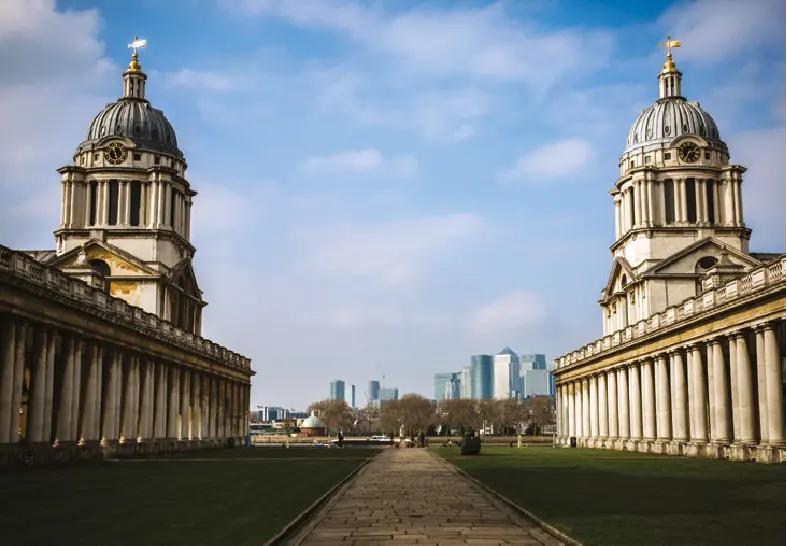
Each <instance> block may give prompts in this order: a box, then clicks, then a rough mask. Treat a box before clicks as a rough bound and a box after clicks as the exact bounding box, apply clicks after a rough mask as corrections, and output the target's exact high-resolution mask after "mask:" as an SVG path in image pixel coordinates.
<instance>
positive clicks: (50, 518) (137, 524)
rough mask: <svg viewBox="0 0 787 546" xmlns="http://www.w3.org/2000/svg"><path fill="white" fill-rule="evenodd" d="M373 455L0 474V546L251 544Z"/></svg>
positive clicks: (178, 460)
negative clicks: (2, 545)
mask: <svg viewBox="0 0 787 546" xmlns="http://www.w3.org/2000/svg"><path fill="white" fill-rule="evenodd" d="M375 453H377V451H376V450H373V449H357V448H356V449H342V450H340V449H330V450H329V449H309V448H298V449H272V448H271V449H269V448H258V449H254V450H245V449H243V450H220V451H202V452H198V453H189V454H183V455H179V456H171V457H168V458H167V459H164V460H145V459H134V460H126V461H119V462H110V461H107V462H101V463H96V464H84V465H79V466H74V467H69V468H59V469H46V468H40V469H35V470H32V471H27V472H17V473H13V474H12V473H4V474H0V529H2V533H1V534H0V536H1V537H2V538H0V543H2V544H8V545H9V546H10V545H14V546H22V545H31V546H32V545H36V546H38V545H42V544H58V545H62V546H70V545H74V546H76V545H80V546H84V545H92V544H108V545H109V544H111V545H113V546H115V545H117V546H122V545H135V546H136V545H140V544H144V545H146V546H152V545H159V544H160V545H173V546H177V545H181V544H182V545H189V546H196V545H203V544H204V545H214V544H215V545H224V544H232V545H233V546H241V545H247V544H248V545H252V544H253V545H255V546H259V545H260V544H264V543H265V542H266V541H267V540H268V539H270V538H271V537H272V536H273V535H275V534H276V533H278V532H279V531H280V530H281V529H282V528H284V526H285V525H286V524H287V523H289V522H290V521H291V520H292V519H293V518H295V517H296V516H297V515H298V514H300V513H301V512H302V511H303V510H304V509H306V508H307V507H308V506H309V505H311V504H312V503H313V502H314V501H315V500H317V499H318V498H319V497H320V496H321V495H323V494H324V493H325V492H327V491H328V490H329V489H330V488H331V487H332V486H334V485H335V484H336V483H338V482H339V481H341V480H342V479H343V478H344V477H346V476H347V475H348V474H349V473H350V472H352V470H353V469H354V468H356V467H357V466H358V465H359V464H361V463H362V462H363V460H364V459H365V458H368V457H370V456H373V455H374V454H375ZM200 459H214V460H205V461H203V460H200Z"/></svg>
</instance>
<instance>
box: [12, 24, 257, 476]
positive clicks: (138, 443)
mask: <svg viewBox="0 0 787 546" xmlns="http://www.w3.org/2000/svg"><path fill="white" fill-rule="evenodd" d="M144 45H146V42H145V41H144V40H142V41H135V42H134V43H133V44H131V46H130V47H134V53H133V54H132V59H131V63H130V64H129V67H128V70H126V71H125V72H124V73H123V96H122V97H120V98H119V99H118V100H117V101H115V102H113V103H110V104H108V105H106V106H105V107H104V109H103V110H102V111H101V112H99V113H98V115H96V116H95V118H94V119H93V121H92V123H91V124H90V126H89V128H88V131H87V135H86V138H85V140H84V141H83V142H82V143H81V144H80V145H79V146H78V147H77V149H76V152H75V154H74V163H73V165H69V166H66V167H63V168H61V169H59V171H58V172H59V173H60V174H61V177H62V188H63V197H62V207H61V221H60V226H59V228H58V229H57V230H56V231H55V233H54V234H55V240H56V249H55V250H51V251H50V250H44V251H12V250H11V249H9V248H7V247H4V246H0V464H2V463H9V464H10V463H13V462H14V461H16V460H18V459H24V460H26V461H28V462H29V461H34V460H49V459H52V458H57V459H70V458H74V457H91V456H100V455H102V454H103V455H115V454H131V453H145V452H161V451H171V450H183V449H198V448H203V447H218V446H222V445H239V444H240V443H241V441H242V437H243V436H245V434H246V430H247V422H248V419H247V413H248V407H249V394H250V385H251V377H252V376H253V375H254V372H253V371H252V369H251V360H250V359H248V358H246V357H243V356H241V355H239V354H237V353H234V352H232V351H229V350H228V349H226V348H224V347H222V346H220V345H217V344H215V343H213V342H211V341H209V340H207V339H204V338H202V337H201V323H202V309H203V308H204V307H205V305H206V302H205V301H204V300H203V298H202V291H201V290H200V289H199V285H198V284H197V279H196V275H195V272H194V267H193V262H192V259H193V257H194V253H195V250H196V249H195V248H194V246H193V245H192V244H191V242H190V225H191V205H192V203H193V199H194V197H195V196H196V195H197V192H196V191H194V190H193V189H192V188H191V186H190V184H189V182H188V180H187V179H186V178H185V173H186V159H185V157H184V155H183V152H182V151H181V150H180V149H179V148H178V144H177V139H176V136H175V131H174V130H173V128H172V125H171V124H170V123H169V121H168V120H167V118H166V117H165V116H164V114H163V112H162V111H161V110H157V109H155V108H153V107H152V106H151V104H150V102H149V101H148V100H147V99H146V98H145V97H146V83H147V76H146V74H145V73H144V72H143V71H142V67H141V66H140V63H139V56H138V53H137V47H142V46H144Z"/></svg>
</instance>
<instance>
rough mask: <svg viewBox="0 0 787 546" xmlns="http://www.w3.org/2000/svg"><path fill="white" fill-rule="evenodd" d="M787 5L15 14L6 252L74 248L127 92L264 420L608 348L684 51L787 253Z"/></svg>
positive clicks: (5, 56) (70, 8) (690, 93)
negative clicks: (88, 149) (624, 215)
mask: <svg viewBox="0 0 787 546" xmlns="http://www.w3.org/2000/svg"><path fill="white" fill-rule="evenodd" d="M784 10H785V8H784V3H783V2H779V1H769V0H750V1H743V0H741V1H723V0H712V1H709V0H705V1H703V0H699V1H694V2H677V3H669V2H649V3H646V2H608V1H605V2H600V1H598V2H591V1H579V0H571V1H569V0H536V1H533V2H524V1H521V2H520V1H516V2H514V1H509V2H481V1H474V2H470V1H467V2H459V1H456V2H450V1H447V0H446V1H440V2H438V1H434V2H415V1H411V2H404V1H387V0H386V1H385V2H383V1H380V0H378V1H366V2H349V1H342V0H321V1H317V0H311V1H310V0H293V1H286V0H193V1H189V0H176V1H169V2H159V1H154V0H137V1H136V2H133V3H127V2H110V1H106V2H96V1H93V2H90V1H84V0H79V1H77V0H71V1H62V2H52V1H45V0H6V1H4V2H2V3H1V4H0V67H2V69H1V70H0V119H2V120H3V127H4V129H6V130H5V131H2V134H1V135H0V139H1V141H0V242H2V243H3V244H6V245H9V246H11V247H14V248H53V247H54V241H53V237H52V231H53V230H54V229H55V228H56V227H57V224H58V221H59V220H58V218H59V217H58V215H59V210H60V209H59V204H60V203H59V200H60V184H59V177H58V175H57V173H56V172H55V170H56V169H57V168H59V167H61V166H63V165H66V164H68V163H69V162H70V161H71V154H72V152H73V150H74V149H75V147H76V146H77V145H78V144H79V142H80V141H81V140H82V139H83V138H84V133H85V130H86V128H87V126H88V125H89V123H90V120H91V119H92V116H93V115H95V114H96V113H97V112H98V111H99V110H101V108H102V106H103V105H104V104H105V103H106V102H110V101H113V100H115V99H116V98H117V97H118V96H119V95H120V94H121V89H122V88H121V72H122V70H123V68H124V67H125V66H126V65H127V63H128V58H129V51H128V49H127V47H126V44H127V43H128V42H129V41H131V39H132V38H133V36H134V35H139V36H140V37H143V38H146V39H147V40H148V41H149V47H147V48H146V49H144V50H143V51H142V52H141V54H140V60H141V62H142V65H143V69H144V70H145V71H146V72H147V74H148V77H149V78H148V88H147V94H148V99H150V100H151V102H152V104H153V105H154V106H155V107H157V108H161V109H163V110H164V112H165V113H166V114H167V116H168V118H169V119H170V121H171V122H172V124H173V125H174V127H175V129H176V131H177V134H178V141H179V144H180V147H181V149H182V150H183V151H184V153H185V154H186V157H187V159H188V163H189V169H188V172H187V178H188V179H189V180H190V182H191V183H192V186H193V187H194V188H195V189H196V190H197V191H199V196H198V197H197V199H196V204H195V207H194V211H193V212H194V215H193V225H192V236H193V242H194V244H195V245H196V247H197V249H198V250H197V255H196V258H195V267H196V269H197V275H198V280H199V282H200V284H201V288H202V289H203V290H204V292H205V297H206V299H207V300H208V301H209V302H210V305H209V306H208V307H207V308H206V310H205V315H204V321H203V333H204V334H205V336H206V337H208V338H210V339H213V340H215V341H217V342H219V343H222V344H224V345H226V346H228V347H231V348H233V349H234V350H237V351H238V352H241V353H243V354H245V355H247V356H249V357H251V358H252V359H253V360H254V367H255V369H256V370H257V372H258V373H257V376H256V378H255V381H254V385H253V392H252V401H253V403H254V404H263V403H264V404H270V405H287V406H296V407H302V406H305V405H306V404H308V403H309V402H310V401H312V400H315V399H318V398H322V397H325V396H327V394H328V385H329V382H330V380H331V379H334V378H340V379H344V380H346V381H347V382H348V383H355V384H357V385H358V392H359V396H358V397H359V399H362V397H363V396H362V393H363V391H364V389H365V384H366V382H368V380H370V379H377V378H379V377H380V376H381V374H382V373H385V376H386V384H387V385H389V386H398V387H399V389H400V392H410V391H415V392H420V393H422V394H425V395H431V387H432V375H433V374H434V373H435V372H438V371H452V370H458V369H459V368H460V367H462V366H464V365H466V364H468V363H469V359H470V355H471V354H474V353H491V352H496V351H499V350H500V349H502V348H503V347H504V346H506V345H509V346H511V347H512V348H513V349H514V350H516V351H518V352H520V353H522V352H525V353H534V352H540V353H545V354H546V355H547V357H548V358H554V357H555V356H559V355H561V354H563V353H566V352H568V351H570V350H572V349H574V348H576V347H578V346H580V345H582V344H584V343H587V342H590V341H592V340H595V339H596V338H597V337H599V336H600V335H601V320H600V318H601V316H600V315H601V314H600V312H599V310H598V307H597V304H596V300H597V299H598V295H599V291H600V290H601V288H602V287H603V285H604V283H605V282H606V279H607V276H608V273H609V267H610V265H611V256H610V253H609V245H610V244H611V243H612V242H613V241H612V236H613V230H614V216H613V208H612V202H611V198H610V197H609V195H608V193H607V192H608V190H609V189H610V188H611V187H612V185H613V183H614V180H615V178H616V176H617V160H618V157H619V155H620V153H621V152H622V151H623V148H624V146H625V140H626V136H627V133H628V129H629V127H630V125H631V123H633V121H634V119H635V118H636V116H637V114H638V112H639V111H640V110H641V109H642V108H645V107H647V106H648V105H650V104H651V103H652V102H653V101H654V100H655V98H656V97H657V85H656V75H657V73H658V71H659V69H660V67H661V64H662V63H663V57H664V52H663V51H660V50H659V48H658V47H657V44H658V43H659V41H662V40H663V39H664V35H665V34H666V33H668V32H670V33H672V35H673V36H675V37H677V38H680V39H682V40H683V44H684V47H682V48H681V49H679V50H676V52H675V61H676V63H677V65H678V67H679V68H680V69H681V71H682V72H683V74H684V80H683V89H684V94H685V95H686V96H687V97H688V98H689V99H690V100H699V101H700V103H701V104H702V105H703V108H705V109H706V110H707V111H708V112H710V113H711V115H713V117H714V118H715V120H716V122H717V124H718V125H719V128H720V132H721V136H722V139H724V140H725V141H726V142H727V144H728V145H729V147H730V150H731V154H732V161H733V162H735V163H739V164H742V165H745V166H746V167H748V169H749V171H748V172H747V174H746V178H745V181H744V207H745V209H744V214H745V220H746V222H747V224H748V225H749V226H750V227H752V228H753V229H754V235H753V237H752V243H751V249H752V250H753V251H780V252H783V251H784V248H785V206H784V204H785V183H784V180H785V56H784V55H785V53H784V52H785V28H784V24H783V22H784V20H785V13H784Z"/></svg>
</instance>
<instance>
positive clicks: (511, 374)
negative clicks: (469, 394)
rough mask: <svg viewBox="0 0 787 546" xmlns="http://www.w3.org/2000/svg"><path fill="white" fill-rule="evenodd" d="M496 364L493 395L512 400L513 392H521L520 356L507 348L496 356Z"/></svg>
mask: <svg viewBox="0 0 787 546" xmlns="http://www.w3.org/2000/svg"><path fill="white" fill-rule="evenodd" d="M494 362H495V364H494V373H493V375H494V383H493V385H494V387H493V389H492V394H493V395H494V397H495V398H499V399H505V398H511V396H512V395H511V393H512V392H516V391H518V390H520V389H519V356H517V354H516V353H515V352H514V351H512V350H511V349H509V348H508V347H506V348H505V349H503V350H502V351H500V352H499V353H497V354H496V355H495V359H494ZM514 396H516V395H514Z"/></svg>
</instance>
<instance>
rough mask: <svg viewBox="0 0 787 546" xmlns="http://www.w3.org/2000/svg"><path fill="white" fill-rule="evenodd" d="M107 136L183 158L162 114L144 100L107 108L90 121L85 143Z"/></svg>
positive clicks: (134, 99) (172, 131)
mask: <svg viewBox="0 0 787 546" xmlns="http://www.w3.org/2000/svg"><path fill="white" fill-rule="evenodd" d="M109 136H118V137H125V138H129V139H131V140H133V141H134V142H135V143H137V144H138V145H140V146H142V147H144V148H151V149H153V150H158V151H162V152H166V153H170V154H173V155H176V156H179V157H182V156H183V154H182V152H181V151H180V150H179V149H178V141H177V138H176V137H175V130H174V129H173V128H172V125H171V124H170V122H169V120H167V118H166V116H165V115H164V112H162V111H161V110H157V109H155V108H153V107H151V106H150V103H149V102H148V101H146V100H141V99H136V98H125V97H124V98H121V99H118V100H117V102H113V103H110V104H107V105H106V106H105V107H104V109H103V110H102V111H101V112H99V113H98V115H96V117H95V118H93V122H92V123H91V124H90V127H89V128H88V130H87V138H86V139H87V140H98V139H101V138H105V137H109Z"/></svg>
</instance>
